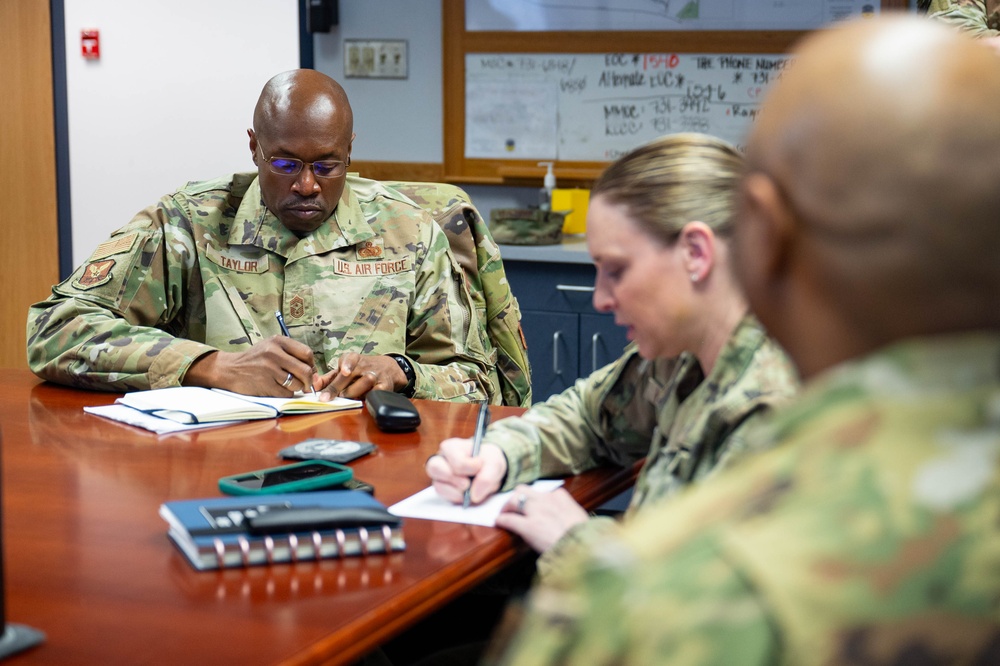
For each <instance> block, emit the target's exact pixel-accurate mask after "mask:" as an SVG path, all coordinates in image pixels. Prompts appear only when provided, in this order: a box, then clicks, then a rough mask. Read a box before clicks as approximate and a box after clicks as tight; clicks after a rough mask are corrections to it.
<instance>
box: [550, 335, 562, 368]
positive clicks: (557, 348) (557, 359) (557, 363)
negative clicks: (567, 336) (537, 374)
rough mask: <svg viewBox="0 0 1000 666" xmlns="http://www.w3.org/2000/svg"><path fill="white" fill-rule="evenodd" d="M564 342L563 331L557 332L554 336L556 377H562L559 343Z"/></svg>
mask: <svg viewBox="0 0 1000 666" xmlns="http://www.w3.org/2000/svg"><path fill="white" fill-rule="evenodd" d="M560 340H562V331H556V332H555V333H553V334H552V373H553V374H556V375H561V374H562V370H560V369H559V341H560Z"/></svg>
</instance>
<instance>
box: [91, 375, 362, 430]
mask: <svg viewBox="0 0 1000 666" xmlns="http://www.w3.org/2000/svg"><path fill="white" fill-rule="evenodd" d="M361 405H362V403H361V401H360V400H351V399H349V398H334V399H333V400H330V401H329V402H322V401H319V400H313V399H312V398H310V397H309V396H307V395H300V396H296V397H293V398H269V397H264V396H250V395H241V394H239V393H232V392H230V391H224V390H222V389H207V388H200V387H197V386H171V387H169V388H162V389H151V390H149V391H134V392H132V393H126V394H125V395H124V396H122V397H121V398H118V400H116V401H115V404H114V405H107V406H104V407H84V411H87V412H89V413H91V414H96V415H98V416H103V417H105V418H109V419H114V420H116V421H122V422H124V423H129V424H131V425H136V426H139V427H141V428H146V429H147V430H152V431H153V432H157V433H161V434H162V433H166V432H175V431H177V430H185V429H189V428H192V427H206V426H211V425H223V424H227V423H235V422H239V421H250V420H255V419H273V418H276V417H278V416H283V415H286V414H315V413H319V412H336V411H340V410H343V409H356V408H359V407H361ZM171 424H174V425H171ZM161 426H162V427H161ZM174 426H178V427H174Z"/></svg>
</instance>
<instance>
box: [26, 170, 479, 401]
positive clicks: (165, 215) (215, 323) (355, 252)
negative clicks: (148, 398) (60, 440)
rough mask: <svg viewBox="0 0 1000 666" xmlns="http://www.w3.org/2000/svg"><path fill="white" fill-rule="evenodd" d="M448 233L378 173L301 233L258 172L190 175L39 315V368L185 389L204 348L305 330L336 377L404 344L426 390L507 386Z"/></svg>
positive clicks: (240, 345) (350, 186)
mask: <svg viewBox="0 0 1000 666" xmlns="http://www.w3.org/2000/svg"><path fill="white" fill-rule="evenodd" d="M472 309H473V305H472V303H471V302H469V300H468V297H467V295H466V294H465V292H463V291H462V289H461V281H460V278H459V276H456V275H455V274H454V273H453V272H452V259H451V251H450V249H449V246H448V241H447V239H446V238H445V236H444V233H443V232H442V231H441V229H440V228H439V227H438V226H437V225H436V224H433V223H431V222H430V221H429V218H428V216H427V214H426V213H425V212H424V211H423V210H421V209H420V208H418V207H416V206H414V205H413V203H412V202H409V201H407V200H406V199H404V198H403V197H400V196H399V195H398V194H396V193H394V192H393V191H392V190H389V189H387V188H385V187H382V186H381V185H379V184H378V183H376V182H374V181H370V180H365V179H362V178H359V177H357V176H355V175H353V174H351V175H349V176H348V177H347V186H346V187H345V188H344V193H343V196H342V198H341V200H340V202H339V204H338V206H337V209H336V211H335V212H334V215H333V216H331V217H330V219H329V220H328V222H327V223H326V224H324V225H323V226H321V227H320V228H319V229H318V230H316V231H315V232H313V233H312V234H309V235H308V236H306V237H305V238H302V239H299V238H298V237H297V236H296V235H295V234H293V233H292V232H291V231H289V230H288V229H286V228H285V226H284V225H282V224H281V223H280V222H279V221H278V219H277V218H276V217H275V216H274V215H273V214H272V213H271V212H270V211H268V210H267V208H266V207H265V206H264V204H263V202H262V200H261V195H260V187H259V184H258V182H257V176H256V172H254V173H246V174H236V175H233V176H231V177H226V178H221V179H218V180H215V181H208V182H202V183H189V184H188V185H187V186H186V187H184V188H182V189H180V190H179V191H177V192H175V193H174V194H172V195H168V196H166V197H164V198H163V199H161V200H160V201H159V202H158V203H157V204H156V205H154V206H151V207H150V208H147V209H146V210H144V211H142V212H141V213H139V214H138V215H137V216H136V217H135V218H133V220H132V221H131V222H129V223H128V224H127V225H125V226H124V227H122V228H121V229H119V230H118V231H117V232H115V233H114V235H112V237H111V239H110V240H108V241H106V242H104V243H102V244H101V245H100V246H98V248H97V249H96V250H95V251H94V253H93V254H92V255H91V257H90V259H88V260H87V261H86V262H85V263H84V264H83V265H82V266H80V267H79V268H78V269H77V270H76V271H75V272H74V273H73V275H72V276H71V277H69V278H68V279H67V280H66V281H64V282H62V283H61V284H59V285H57V286H55V287H54V288H53V290H52V296H51V297H50V298H49V299H48V300H47V301H44V302H41V303H37V304H35V305H34V306H32V307H31V309H30V311H29V314H28V362H29V365H30V367H31V369H32V370H33V371H34V372H35V373H36V374H38V376H40V377H42V378H44V379H48V380H51V381H55V382H59V383H63V384H70V385H72V386H78V387H81V388H88V389H100V390H112V391H128V390H136V389H146V388H160V387H164V386H175V385H178V384H179V383H180V382H181V380H182V378H183V377H184V373H185V372H186V371H187V369H188V367H189V366H190V365H191V363H192V362H193V361H195V360H196V359H197V358H198V357H200V356H202V355H204V354H206V353H209V352H211V351H213V350H217V349H218V350H226V351H238V350H242V349H247V348H249V347H250V346H251V345H252V344H253V343H254V342H256V341H258V340H262V339H263V338H266V337H269V336H273V335H279V334H280V330H279V327H278V324H277V322H276V321H275V317H274V312H275V311H276V310H281V311H282V312H283V315H284V318H285V322H286V323H287V325H288V328H289V331H290V332H291V335H292V337H293V338H295V339H296V340H299V341H300V342H303V343H305V344H306V345H308V346H309V347H310V348H312V350H313V352H314V353H315V355H316V363H317V370H318V371H319V372H321V373H325V372H327V371H328V369H329V368H330V364H331V362H332V361H334V360H335V359H336V358H337V357H339V355H340V354H342V353H344V352H346V351H357V352H360V353H363V354H386V353H390V352H392V353H399V354H405V355H406V356H407V357H408V358H410V359H411V360H412V361H413V366H414V370H415V371H416V375H417V376H416V392H415V397H417V398H434V399H444V400H459V401H482V400H485V399H486V398H487V396H488V395H492V394H494V393H496V392H497V387H495V386H493V385H491V382H490V379H489V374H488V365H489V358H488V356H487V353H486V350H485V349H484V348H483V346H482V343H481V339H482V336H481V334H480V333H479V332H478V331H476V330H475V319H474V317H473V316H472V314H471V313H472Z"/></svg>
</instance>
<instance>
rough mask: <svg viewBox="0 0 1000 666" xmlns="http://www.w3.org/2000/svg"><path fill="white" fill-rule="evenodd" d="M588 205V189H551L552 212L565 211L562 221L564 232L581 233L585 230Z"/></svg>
mask: <svg viewBox="0 0 1000 666" xmlns="http://www.w3.org/2000/svg"><path fill="white" fill-rule="evenodd" d="M589 205H590V190H581V189H578V188H575V189H559V188H558V187H557V188H556V189H554V190H552V210H553V212H557V213H559V212H565V213H566V221H565V222H564V223H563V229H562V230H563V233H564V234H583V233H586V232H587V206H589Z"/></svg>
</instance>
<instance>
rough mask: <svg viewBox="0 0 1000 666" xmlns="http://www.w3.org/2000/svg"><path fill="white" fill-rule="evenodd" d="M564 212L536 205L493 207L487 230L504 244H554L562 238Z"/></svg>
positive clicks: (497, 240) (564, 220)
mask: <svg viewBox="0 0 1000 666" xmlns="http://www.w3.org/2000/svg"><path fill="white" fill-rule="evenodd" d="M565 222H566V213H563V212H558V211H546V210H539V209H537V208H494V209H493V210H492V211H490V229H491V230H492V233H493V238H494V239H496V242H498V243H502V244H504V245H555V244H556V243H559V242H561V241H562V229H563V224H565Z"/></svg>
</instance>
